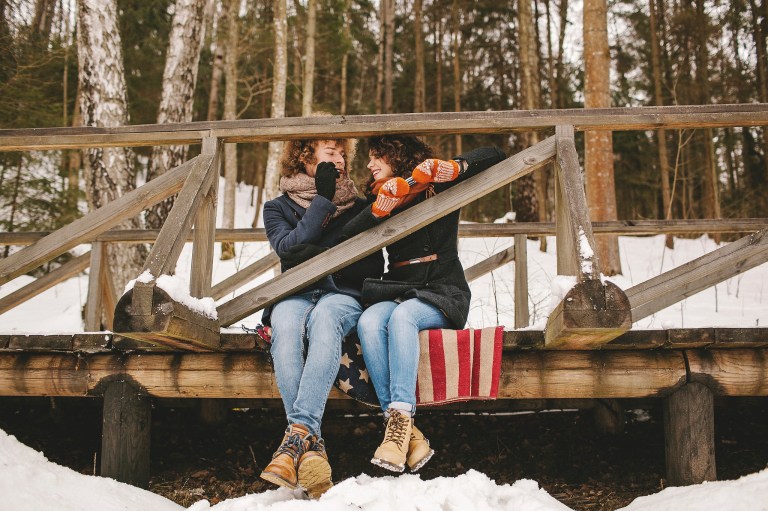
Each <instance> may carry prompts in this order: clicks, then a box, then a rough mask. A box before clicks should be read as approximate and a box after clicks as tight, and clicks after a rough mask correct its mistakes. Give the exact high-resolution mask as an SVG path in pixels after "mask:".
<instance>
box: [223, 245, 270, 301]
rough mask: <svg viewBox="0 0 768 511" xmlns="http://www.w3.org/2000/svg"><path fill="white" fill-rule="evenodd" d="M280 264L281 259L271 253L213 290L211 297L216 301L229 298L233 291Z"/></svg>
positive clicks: (231, 276)
mask: <svg viewBox="0 0 768 511" xmlns="http://www.w3.org/2000/svg"><path fill="white" fill-rule="evenodd" d="M278 264H280V258H279V257H278V256H277V254H275V253H274V252H270V253H269V254H267V255H265V256H264V257H262V258H261V259H259V260H258V261H256V262H254V263H252V264H249V265H248V266H246V267H245V268H243V269H242V270H240V271H238V272H237V273H235V274H234V275H230V276H229V277H227V278H226V279H224V280H222V281H221V282H219V283H218V284H216V285H215V286H213V289H211V296H212V297H213V299H214V300H218V299H219V298H223V297H225V296H227V295H228V294H229V293H231V292H232V291H234V290H236V289H237V288H240V287H242V286H244V285H246V284H247V283H249V282H250V281H252V280H253V279H255V278H256V277H258V276H260V275H261V274H263V273H264V272H266V271H267V270H271V269H272V268H274V267H275V266H277V265H278Z"/></svg>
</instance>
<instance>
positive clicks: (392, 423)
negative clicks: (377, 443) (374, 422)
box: [384, 413, 409, 445]
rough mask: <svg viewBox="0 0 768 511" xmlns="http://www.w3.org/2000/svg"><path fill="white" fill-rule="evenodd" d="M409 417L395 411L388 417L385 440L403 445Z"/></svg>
mask: <svg viewBox="0 0 768 511" xmlns="http://www.w3.org/2000/svg"><path fill="white" fill-rule="evenodd" d="M408 421H409V418H408V417H406V416H405V415H403V414H400V413H393V414H392V415H390V416H389V419H387V431H386V433H385V435H384V441H385V442H395V443H396V444H397V445H401V444H402V443H403V442H405V432H406V429H407V426H408Z"/></svg>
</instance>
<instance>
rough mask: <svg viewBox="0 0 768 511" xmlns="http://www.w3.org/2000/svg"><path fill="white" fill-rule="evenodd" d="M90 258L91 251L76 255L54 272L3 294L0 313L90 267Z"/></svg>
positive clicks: (0, 300) (0, 299)
mask: <svg viewBox="0 0 768 511" xmlns="http://www.w3.org/2000/svg"><path fill="white" fill-rule="evenodd" d="M90 259H91V253H90V252H87V253H85V254H83V255H81V256H78V257H75V258H74V259H72V260H70V261H67V262H66V263H64V264H63V265H61V266H60V267H58V268H56V269H55V270H53V271H52V272H50V273H46V274H45V275H43V276H42V277H40V278H38V279H37V280H34V281H32V282H30V283H29V284H27V285H26V286H24V287H22V288H20V289H17V290H16V291H14V292H13V293H10V294H7V295H5V296H3V297H2V298H0V314H2V313H4V312H7V311H9V310H10V309H12V308H14V307H16V306H17V305H19V304H21V303H24V302H26V301H27V300H29V299H31V298H34V297H35V296H37V295H39V294H40V293H42V292H43V291H45V290H47V289H50V288H52V287H53V286H55V285H56V284H58V283H60V282H63V281H65V280H67V279H69V278H71V277H73V276H75V275H77V274H78V273H80V272H81V271H83V270H85V269H86V268H88V265H89V264H90Z"/></svg>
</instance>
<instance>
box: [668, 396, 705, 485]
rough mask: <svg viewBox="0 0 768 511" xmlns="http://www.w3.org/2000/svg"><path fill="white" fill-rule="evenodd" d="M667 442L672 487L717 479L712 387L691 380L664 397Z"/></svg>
mask: <svg viewBox="0 0 768 511" xmlns="http://www.w3.org/2000/svg"><path fill="white" fill-rule="evenodd" d="M664 441H665V445H666V449H665V453H666V465H667V482H668V484H669V485H670V486H685V485H689V484H699V483H702V482H704V481H714V480H716V479H717V470H716V466H715V405H714V399H713V394H712V391H711V390H710V389H708V388H707V387H706V386H704V385H702V384H700V383H688V384H686V385H684V386H683V387H681V388H680V389H678V390H677V391H676V392H674V393H673V394H671V395H670V396H668V397H667V398H666V399H664Z"/></svg>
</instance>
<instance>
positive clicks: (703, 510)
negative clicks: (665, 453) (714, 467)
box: [619, 468, 768, 511]
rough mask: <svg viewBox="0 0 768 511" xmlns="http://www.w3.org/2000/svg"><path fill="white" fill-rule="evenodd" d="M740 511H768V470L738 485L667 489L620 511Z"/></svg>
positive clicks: (707, 484)
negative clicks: (687, 510)
mask: <svg viewBox="0 0 768 511" xmlns="http://www.w3.org/2000/svg"><path fill="white" fill-rule="evenodd" d="M681 509H695V510H696V511H723V510H728V509H733V510H739V511H766V510H768V468H767V469H765V470H763V471H761V472H757V473H755V474H750V475H748V476H744V477H742V478H740V479H737V480H735V481H711V482H705V483H702V484H700V485H698V486H680V487H673V488H666V489H664V490H662V491H660V492H659V493H656V494H655V495H649V496H647V497H638V498H636V499H635V500H634V501H632V503H631V504H630V505H628V506H627V507H624V508H622V509H621V510H619V511H680V510H681Z"/></svg>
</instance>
